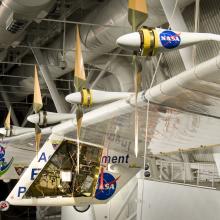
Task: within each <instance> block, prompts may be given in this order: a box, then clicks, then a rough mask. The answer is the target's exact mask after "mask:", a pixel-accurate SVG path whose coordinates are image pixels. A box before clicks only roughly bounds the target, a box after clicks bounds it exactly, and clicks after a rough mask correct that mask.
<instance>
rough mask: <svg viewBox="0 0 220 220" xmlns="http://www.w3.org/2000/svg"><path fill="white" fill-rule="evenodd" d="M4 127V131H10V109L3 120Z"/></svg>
mask: <svg viewBox="0 0 220 220" xmlns="http://www.w3.org/2000/svg"><path fill="white" fill-rule="evenodd" d="M4 127H5V130H6V131H9V130H11V107H10V108H9V111H8V114H7V117H6V119H5V123H4Z"/></svg>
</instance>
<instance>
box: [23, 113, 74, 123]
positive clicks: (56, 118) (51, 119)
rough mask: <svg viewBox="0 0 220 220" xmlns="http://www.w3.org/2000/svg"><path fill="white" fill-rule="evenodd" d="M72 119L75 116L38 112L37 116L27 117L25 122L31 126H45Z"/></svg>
mask: <svg viewBox="0 0 220 220" xmlns="http://www.w3.org/2000/svg"><path fill="white" fill-rule="evenodd" d="M74 117H75V115H74V114H72V113H70V114H66V113H55V112H46V111H40V112H39V113H37V114H33V115H29V116H28V117H27V120H28V121H29V122H31V123H33V124H38V125H41V126H42V125H43V126H46V125H50V124H56V123H59V122H61V121H65V120H68V119H72V118H74Z"/></svg>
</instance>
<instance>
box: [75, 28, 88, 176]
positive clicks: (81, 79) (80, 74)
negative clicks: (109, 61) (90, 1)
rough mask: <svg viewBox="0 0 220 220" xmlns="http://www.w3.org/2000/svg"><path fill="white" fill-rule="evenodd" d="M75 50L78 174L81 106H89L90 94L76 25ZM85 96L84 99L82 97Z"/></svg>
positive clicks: (77, 170)
mask: <svg viewBox="0 0 220 220" xmlns="http://www.w3.org/2000/svg"><path fill="white" fill-rule="evenodd" d="M75 40H76V44H75V45H76V52H75V73H74V87H75V91H76V92H79V91H81V93H82V99H83V100H82V102H81V103H80V104H77V108H76V121H77V129H76V135H77V168H76V172H77V173H78V174H79V157H80V145H79V138H80V131H81V126H82V119H83V106H89V105H90V104H91V94H90V90H87V89H85V85H86V74H85V69H84V62H83V56H82V49H81V42H80V35H79V27H78V25H77V26H76V39H75ZM85 96H86V97H87V98H86V99H84V97H85Z"/></svg>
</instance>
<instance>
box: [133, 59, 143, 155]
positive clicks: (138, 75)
mask: <svg viewBox="0 0 220 220" xmlns="http://www.w3.org/2000/svg"><path fill="white" fill-rule="evenodd" d="M133 59H134V65H135V75H134V82H135V83H134V84H135V112H134V117H135V118H134V121H135V125H134V143H135V144H134V151H135V156H136V157H137V156H138V151H139V149H138V140H139V115H138V106H137V96H138V92H139V91H140V90H141V71H142V66H141V63H140V61H139V60H138V59H137V57H136V56H134V57H133Z"/></svg>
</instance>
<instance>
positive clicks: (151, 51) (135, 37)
mask: <svg viewBox="0 0 220 220" xmlns="http://www.w3.org/2000/svg"><path fill="white" fill-rule="evenodd" d="M203 41H220V35H216V34H210V33H190V32H181V31H173V30H169V29H161V28H155V29H150V28H146V27H143V28H141V29H140V30H139V31H138V32H134V33H130V34H125V35H123V36H121V37H119V38H118V39H117V44H118V46H120V47H121V48H123V49H125V50H132V51H135V52H136V53H138V54H140V55H141V56H154V55H155V54H156V53H159V52H166V51H170V50H176V49H181V48H184V47H188V46H191V45H194V44H197V43H199V42H203Z"/></svg>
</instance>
